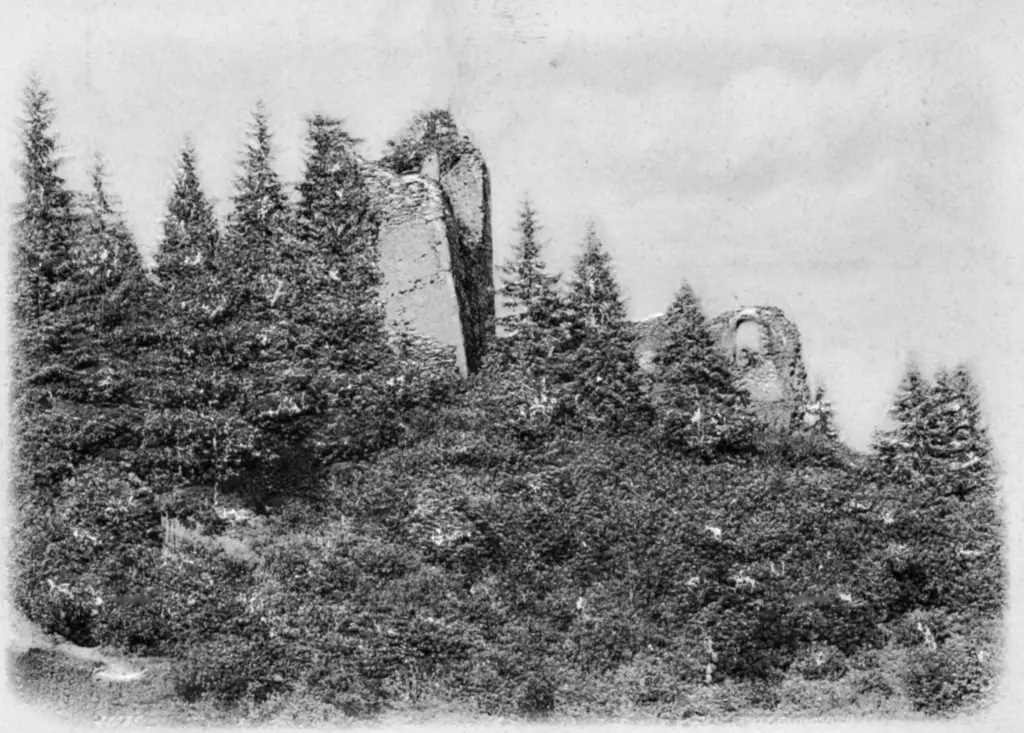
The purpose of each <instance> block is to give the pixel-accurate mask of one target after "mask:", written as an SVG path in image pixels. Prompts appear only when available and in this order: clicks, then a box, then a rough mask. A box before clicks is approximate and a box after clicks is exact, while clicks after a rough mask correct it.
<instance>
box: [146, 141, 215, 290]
mask: <svg viewBox="0 0 1024 733" xmlns="http://www.w3.org/2000/svg"><path fill="white" fill-rule="evenodd" d="M163 230H164V231H163V240H162V241H161V243H160V249H159V252H158V255H157V261H158V263H159V265H160V269H161V270H165V271H166V270H167V268H168V267H169V266H172V263H173V266H176V267H181V266H186V267H196V266H199V265H200V264H201V263H209V262H210V261H211V260H212V258H213V255H214V253H215V251H216V246H217V240H218V238H219V232H218V229H217V221H216V219H215V218H214V213H213V205H212V204H211V203H210V201H209V199H207V197H206V194H205V193H204V192H203V189H202V185H201V184H200V181H199V173H198V171H197V160H196V149H195V146H194V145H193V143H192V141H191V139H189V140H186V141H185V145H184V147H183V148H182V150H181V153H180V154H179V158H178V170H177V173H176V174H175V179H174V186H173V188H172V190H171V194H170V197H169V198H168V200H167V213H166V215H165V217H164V226H163Z"/></svg>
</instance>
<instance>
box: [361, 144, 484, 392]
mask: <svg viewBox="0 0 1024 733" xmlns="http://www.w3.org/2000/svg"><path fill="white" fill-rule="evenodd" d="M413 142H415V141H413ZM458 143H459V144H458V145H449V146H448V147H447V148H446V149H444V150H437V149H432V148H431V145H432V143H430V142H429V141H425V142H423V148H424V149H423V150H420V151H419V152H418V154H417V155H416V156H415V157H412V156H407V157H405V158H404V159H403V166H404V167H399V171H396V170H395V166H394V163H393V161H382V162H380V163H368V162H367V163H364V166H363V173H364V177H365V180H366V182H367V186H368V188H369V191H370V195H371V198H372V200H373V201H374V204H375V205H376V207H377V209H378V213H379V214H380V222H381V224H380V230H379V232H378V247H379V254H380V260H379V262H380V267H381V271H382V275H383V286H382V288H381V297H382V299H383V302H384V307H385V314H386V318H387V322H388V327H389V329H391V330H394V331H409V332H414V333H416V334H418V335H420V336H424V337H427V338H429V339H432V340H434V341H436V342H439V343H441V344H444V345H446V346H448V347H450V348H451V349H453V350H454V352H455V360H456V363H457V364H458V366H459V369H460V371H462V373H463V374H468V373H472V372H475V371H476V370H477V369H478V368H479V367H480V363H481V360H482V358H483V353H484V350H485V349H486V346H487V343H488V342H489V341H490V339H491V338H492V336H493V333H494V280H493V245H492V241H491V213H490V178H489V173H488V170H487V165H486V164H485V162H484V160H483V157H482V156H481V155H480V152H479V151H478V150H476V148H474V147H473V146H472V145H471V144H470V143H469V142H468V140H466V138H459V140H458ZM406 144H407V145H408V144H410V143H408V142H407V143H406Z"/></svg>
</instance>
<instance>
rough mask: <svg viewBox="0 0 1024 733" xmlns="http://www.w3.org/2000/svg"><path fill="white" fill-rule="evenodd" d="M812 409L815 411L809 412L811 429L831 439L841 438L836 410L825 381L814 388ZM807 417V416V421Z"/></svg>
mask: <svg viewBox="0 0 1024 733" xmlns="http://www.w3.org/2000/svg"><path fill="white" fill-rule="evenodd" d="M810 409H811V410H813V412H810V413H808V414H810V415H811V417H812V422H811V424H810V426H809V427H810V430H811V432H813V433H817V434H818V435H822V436H824V437H825V438H827V439H829V440H839V433H838V431H837V430H836V424H835V412H834V410H833V408H832V402H831V401H830V400H829V398H828V391H827V390H826V388H825V385H824V384H823V383H819V384H818V386H817V387H815V389H814V397H813V399H812V400H811V405H810ZM806 420H807V418H806V416H805V422H806Z"/></svg>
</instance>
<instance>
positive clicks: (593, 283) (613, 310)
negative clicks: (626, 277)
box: [569, 221, 626, 327]
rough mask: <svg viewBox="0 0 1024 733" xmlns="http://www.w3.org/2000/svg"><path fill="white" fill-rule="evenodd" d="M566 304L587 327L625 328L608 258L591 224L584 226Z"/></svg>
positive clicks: (616, 284)
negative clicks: (568, 304)
mask: <svg viewBox="0 0 1024 733" xmlns="http://www.w3.org/2000/svg"><path fill="white" fill-rule="evenodd" d="M569 303H570V305H571V307H572V308H574V309H575V310H577V311H579V315H580V316H581V317H582V318H583V319H584V321H586V322H587V323H588V324H589V325H590V326H591V327H598V326H622V325H624V324H625V320H626V306H625V304H624V303H623V300H622V291H621V288H620V287H619V284H618V282H617V281H616V280H615V275H614V274H613V273H612V259H611V255H610V254H609V253H608V251H607V250H606V249H605V246H604V243H603V242H602V241H601V239H600V237H598V235H597V228H596V226H595V224H594V222H593V221H591V222H588V224H587V229H586V234H585V237H584V241H583V251H582V253H581V254H580V256H579V258H578V259H577V260H576V265H575V267H574V268H573V281H572V283H571V284H570V291H569Z"/></svg>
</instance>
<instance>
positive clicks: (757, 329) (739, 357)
mask: <svg viewBox="0 0 1024 733" xmlns="http://www.w3.org/2000/svg"><path fill="white" fill-rule="evenodd" d="M733 344H734V346H733V361H734V362H735V364H736V366H737V367H739V368H740V369H746V368H749V367H753V366H756V365H757V364H758V362H760V361H761V359H763V358H764V353H765V337H764V333H763V332H762V326H761V324H759V323H758V322H757V321H755V320H753V319H752V318H745V319H742V320H740V321H738V322H737V323H736V326H735V329H734V330H733Z"/></svg>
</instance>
